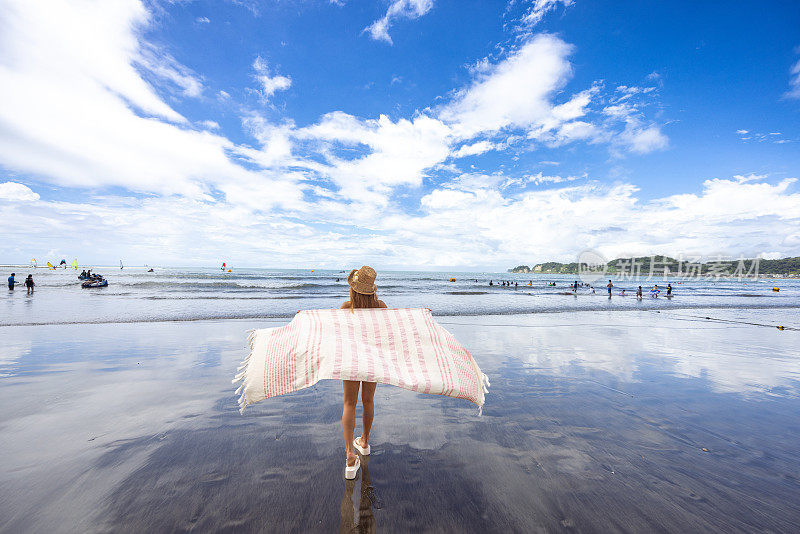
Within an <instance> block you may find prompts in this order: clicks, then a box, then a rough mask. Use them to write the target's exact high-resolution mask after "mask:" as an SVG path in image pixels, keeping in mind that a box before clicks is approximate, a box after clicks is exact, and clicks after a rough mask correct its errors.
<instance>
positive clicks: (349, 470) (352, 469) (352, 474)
mask: <svg viewBox="0 0 800 534" xmlns="http://www.w3.org/2000/svg"><path fill="white" fill-rule="evenodd" d="M359 467H361V458H359V457H358V455H356V463H354V464H353V465H347V462H345V463H344V478H346V479H347V480H353V479H354V478H356V475H357V474H358V468H359Z"/></svg>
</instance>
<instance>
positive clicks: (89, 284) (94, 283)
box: [81, 279, 108, 289]
mask: <svg viewBox="0 0 800 534" xmlns="http://www.w3.org/2000/svg"><path fill="white" fill-rule="evenodd" d="M107 285H108V280H105V279H103V280H86V281H85V282H84V283H82V284H81V287H82V288H84V289H87V288H91V287H106V286H107Z"/></svg>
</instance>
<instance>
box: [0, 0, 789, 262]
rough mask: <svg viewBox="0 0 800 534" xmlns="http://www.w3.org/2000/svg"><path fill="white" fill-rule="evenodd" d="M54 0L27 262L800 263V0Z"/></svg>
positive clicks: (13, 38)
mask: <svg viewBox="0 0 800 534" xmlns="http://www.w3.org/2000/svg"><path fill="white" fill-rule="evenodd" d="M36 4H39V3H31V2H25V1H22V0H0V8H2V9H0V11H1V12H2V14H0V101H2V102H3V105H2V108H0V214H2V216H3V220H4V221H6V224H5V225H4V228H3V229H2V230H0V232H2V233H4V234H5V235H4V236H2V243H0V262H2V263H16V262H27V261H28V260H30V258H32V257H36V258H37V259H39V260H40V261H43V260H47V259H50V260H53V259H60V258H61V257H69V258H72V257H78V258H79V259H80V261H81V262H86V263H90V262H94V263H113V262H115V261H116V260H117V259H119V258H124V259H125V260H126V262H127V263H129V264H144V263H148V264H153V265H157V264H163V265H188V264H195V265H208V266H214V265H217V264H218V262H220V261H227V262H228V263H231V264H233V265H242V266H244V265H247V266H287V267H320V268H321V267H340V266H349V265H351V264H353V265H355V264H360V263H371V264H374V265H376V266H379V267H383V268H423V269H447V268H453V267H456V268H463V269H466V268H476V269H505V268H507V267H511V266H513V265H517V264H520V263H527V264H533V263H536V262H541V261H547V260H552V259H556V260H561V261H574V259H575V257H576V256H577V254H578V253H580V252H581V251H583V250H586V249H593V250H597V251H599V252H600V253H601V254H603V255H605V256H606V257H609V258H610V257H614V256H618V255H623V254H637V255H641V254H653V253H666V254H671V255H675V256H678V255H684V256H687V257H696V256H698V255H703V256H705V257H712V256H719V255H722V256H732V257H738V256H739V255H745V256H755V255H757V254H763V255H766V256H767V257H778V256H787V255H800V192H799V191H798V185H797V183H796V178H797V177H798V176H800V148H799V147H800V145H798V143H800V127H798V124H799V123H800V121H798V118H800V4H798V3H796V2H769V3H763V2H758V3H756V2H752V3H747V2H736V3H733V4H724V5H723V4H720V3H713V2H699V3H698V2H683V3H681V2H672V3H663V2H624V3H621V2H597V1H593V2H589V1H581V0H567V1H564V0H536V1H523V0H513V1H510V2H503V1H492V2H486V1H483V2H479V1H474V2H473V1H465V0H461V1H444V0H392V1H389V0H387V1H378V2H356V1H353V0H347V1H345V0H341V1H338V2H333V1H329V0H307V1H290V0H273V1H260V2H256V1H235V2H234V1H228V2H220V1H213V2H212V1H194V2H192V1H184V2H140V1H138V0H118V1H113V2H100V1H90V0H79V1H72V2H59V1H54V2H50V3H47V5H44V4H39V5H36ZM87 229H91V231H90V232H87V231H86V230H87Z"/></svg>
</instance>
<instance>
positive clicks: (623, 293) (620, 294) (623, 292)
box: [619, 289, 625, 297]
mask: <svg viewBox="0 0 800 534" xmlns="http://www.w3.org/2000/svg"><path fill="white" fill-rule="evenodd" d="M619 296H621V297H624V296H625V290H624V289H623V290H622V291H620V292H619Z"/></svg>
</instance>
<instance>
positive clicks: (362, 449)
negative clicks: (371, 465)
mask: <svg viewBox="0 0 800 534" xmlns="http://www.w3.org/2000/svg"><path fill="white" fill-rule="evenodd" d="M353 447H355V448H356V450H357V451H358V452H360V453H361V454H362V455H364V456H369V445H367V446H366V447H362V446H361V445H359V444H358V438H356V439H354V440H353Z"/></svg>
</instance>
